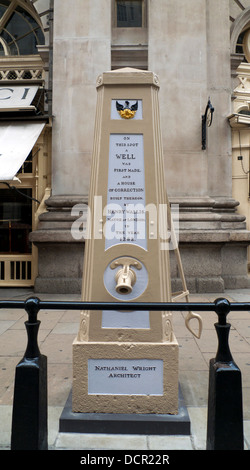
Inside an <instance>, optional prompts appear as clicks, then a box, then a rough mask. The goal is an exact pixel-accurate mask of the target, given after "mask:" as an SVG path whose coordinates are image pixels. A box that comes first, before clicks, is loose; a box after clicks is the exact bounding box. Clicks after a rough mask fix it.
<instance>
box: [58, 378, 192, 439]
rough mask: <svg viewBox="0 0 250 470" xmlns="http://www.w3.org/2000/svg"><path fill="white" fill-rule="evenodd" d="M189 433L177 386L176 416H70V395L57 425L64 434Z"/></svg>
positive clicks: (189, 428)
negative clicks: (177, 404) (177, 403)
mask: <svg viewBox="0 0 250 470" xmlns="http://www.w3.org/2000/svg"><path fill="white" fill-rule="evenodd" d="M190 430H191V425H190V419H189V415H188V411H187V408H186V406H185V403H184V399H183V395H182V392H181V388H180V386H179V406H178V414H174V415H170V414H153V413H147V414H141V413H139V414H138V413H131V414H125V413H74V412H72V392H70V394H69V396H68V400H67V402H66V404H65V407H64V409H63V412H62V414H61V417H60V421H59V432H66V433H93V434H94V433H98V434H99V433H100V434H144V435H145V434H148V435H150V434H151V435H190Z"/></svg>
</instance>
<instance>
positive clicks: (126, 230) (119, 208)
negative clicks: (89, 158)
mask: <svg viewBox="0 0 250 470" xmlns="http://www.w3.org/2000/svg"><path fill="white" fill-rule="evenodd" d="M120 243H128V244H134V245H138V246H140V247H141V248H144V249H145V250H146V249H147V236H146V214H145V176H144V148H143V135H142V134H111V135H110V143H109V172H108V189H107V208H106V227H105V249H106V250H107V249H108V248H110V247H112V246H114V245H116V244H120Z"/></svg>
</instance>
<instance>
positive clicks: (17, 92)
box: [0, 85, 38, 109]
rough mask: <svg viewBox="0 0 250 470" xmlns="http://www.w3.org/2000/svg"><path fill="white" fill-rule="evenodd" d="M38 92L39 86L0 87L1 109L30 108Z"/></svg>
mask: <svg viewBox="0 0 250 470" xmlns="http://www.w3.org/2000/svg"><path fill="white" fill-rule="evenodd" d="M37 91H38V86H36V85H32V86H4V87H0V109H3V108H4V109H13V108H23V107H27V106H30V105H31V103H32V101H33V99H34V98H35V95H36V93H37Z"/></svg>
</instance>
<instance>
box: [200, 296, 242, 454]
mask: <svg viewBox="0 0 250 470" xmlns="http://www.w3.org/2000/svg"><path fill="white" fill-rule="evenodd" d="M215 311H216V313H217V315H218V319H219V321H218V323H215V325H214V326H215V329H216V332H217V336H218V350H217V354H216V357H215V359H211V360H210V369H209V391H208V419H207V450H243V448H244V436H243V411H242V384H241V371H240V369H239V368H238V367H237V365H236V364H235V362H234V360H233V358H232V355H231V352H230V348H229V344H228V337H229V330H230V326H231V325H230V324H229V323H227V320H226V317H227V314H228V313H229V312H230V303H229V301H228V300H226V299H217V300H216V301H215Z"/></svg>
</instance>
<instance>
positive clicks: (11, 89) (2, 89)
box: [0, 88, 14, 100]
mask: <svg viewBox="0 0 250 470" xmlns="http://www.w3.org/2000/svg"><path fill="white" fill-rule="evenodd" d="M5 90H8V91H10V92H11V93H13V92H14V90H13V88H0V92H2V91H5ZM10 98H11V95H9V96H5V98H1V95H0V100H9V99H10Z"/></svg>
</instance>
